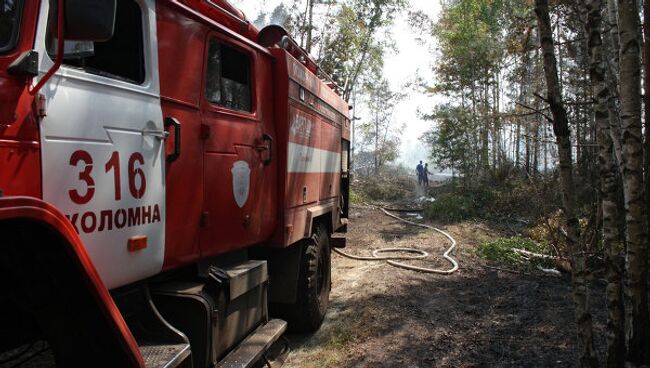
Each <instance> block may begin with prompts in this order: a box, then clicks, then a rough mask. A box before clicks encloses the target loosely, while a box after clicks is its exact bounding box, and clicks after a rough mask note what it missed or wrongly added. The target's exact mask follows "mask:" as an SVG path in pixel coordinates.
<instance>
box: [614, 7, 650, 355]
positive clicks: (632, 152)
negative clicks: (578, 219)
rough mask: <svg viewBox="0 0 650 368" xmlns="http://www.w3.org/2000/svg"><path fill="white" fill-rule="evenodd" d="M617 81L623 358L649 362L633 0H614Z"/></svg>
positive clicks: (636, 28)
mask: <svg viewBox="0 0 650 368" xmlns="http://www.w3.org/2000/svg"><path fill="white" fill-rule="evenodd" d="M618 30H619V32H618V34H619V37H618V38H619V43H620V52H619V83H620V100H621V131H622V149H623V152H622V153H623V182H624V185H623V189H624V193H625V220H626V242H627V255H626V261H627V262H626V272H627V277H626V280H625V281H626V288H625V297H626V308H625V310H626V311H625V312H626V313H625V317H626V318H625V323H626V335H627V349H628V360H629V361H630V362H631V363H633V364H635V365H642V364H643V363H644V362H648V361H650V359H649V358H650V357H649V356H648V355H649V354H650V350H649V349H650V345H649V344H650V336H649V334H650V330H649V328H650V324H649V323H648V322H649V321H648V289H647V283H648V245H647V239H646V238H647V219H646V213H645V193H644V192H645V190H644V184H643V138H642V133H641V130H642V129H641V64H640V51H641V49H640V40H639V13H638V7H637V1H636V0H618Z"/></svg>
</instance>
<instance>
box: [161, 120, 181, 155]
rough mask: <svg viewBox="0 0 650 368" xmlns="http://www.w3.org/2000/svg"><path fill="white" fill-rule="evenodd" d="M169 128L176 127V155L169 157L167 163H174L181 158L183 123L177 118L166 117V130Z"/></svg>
mask: <svg viewBox="0 0 650 368" xmlns="http://www.w3.org/2000/svg"><path fill="white" fill-rule="evenodd" d="M168 127H174V153H172V154H171V155H169V156H167V162H169V163H172V162H174V161H176V160H178V158H179V157H180V156H181V123H180V122H179V121H178V120H177V119H175V118H172V117H166V118H165V128H168ZM167 134H169V133H167Z"/></svg>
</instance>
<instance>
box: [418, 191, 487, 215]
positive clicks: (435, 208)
mask: <svg viewBox="0 0 650 368" xmlns="http://www.w3.org/2000/svg"><path fill="white" fill-rule="evenodd" d="M479 208H480V205H477V203H475V201H474V198H472V197H471V196H468V195H464V194H456V193H445V194H442V195H440V196H439V197H437V198H436V199H435V201H433V202H432V203H430V204H428V205H426V206H425V208H424V215H425V217H426V218H429V219H433V220H438V221H443V222H458V221H463V220H468V219H471V218H474V217H477V214H478V209H479Z"/></svg>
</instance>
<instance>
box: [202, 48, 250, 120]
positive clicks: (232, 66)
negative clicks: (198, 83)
mask: <svg viewBox="0 0 650 368" xmlns="http://www.w3.org/2000/svg"><path fill="white" fill-rule="evenodd" d="M250 76H251V60H250V57H249V56H248V55H247V54H246V53H244V52H242V51H239V50H236V49H234V48H232V47H230V46H227V45H224V44H223V43H220V42H219V41H217V40H215V39H211V40H210V45H209V48H208V68H207V77H206V78H207V80H206V83H205V95H206V98H207V100H208V101H210V102H211V103H213V104H216V105H219V106H223V107H225V108H228V109H232V110H239V111H251V77H250Z"/></svg>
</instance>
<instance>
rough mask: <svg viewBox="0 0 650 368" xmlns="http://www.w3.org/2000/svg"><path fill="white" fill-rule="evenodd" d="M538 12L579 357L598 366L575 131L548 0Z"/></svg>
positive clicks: (584, 364)
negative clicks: (580, 215)
mask: <svg viewBox="0 0 650 368" xmlns="http://www.w3.org/2000/svg"><path fill="white" fill-rule="evenodd" d="M535 14H536V16H537V23H538V27H539V38H540V43H541V46H542V52H543V56H544V74H545V77H546V87H547V102H548V103H549V106H550V108H551V113H552V114H553V132H554V133H555V138H556V143H557V147H558V155H559V161H560V182H561V185H562V206H563V209H564V214H565V216H566V238H567V239H566V240H567V244H568V246H569V250H570V252H571V264H572V269H573V272H572V274H571V284H572V286H573V303H574V305H575V319H576V327H577V332H578V347H579V358H580V359H579V360H580V366H581V367H594V368H595V367H597V366H598V359H597V357H596V354H595V352H594V347H593V345H594V343H593V326H592V318H591V313H590V305H589V283H588V280H589V277H590V275H589V270H588V268H587V264H586V260H585V254H584V252H583V249H582V247H581V245H580V226H579V223H578V219H577V217H576V193H575V185H574V183H573V158H572V152H571V133H570V131H569V122H568V118H567V113H566V110H565V108H564V103H563V101H562V95H561V92H560V84H559V81H558V75H557V61H556V59H555V53H554V49H553V32H552V30H551V19H550V16H549V9H548V0H535Z"/></svg>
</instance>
